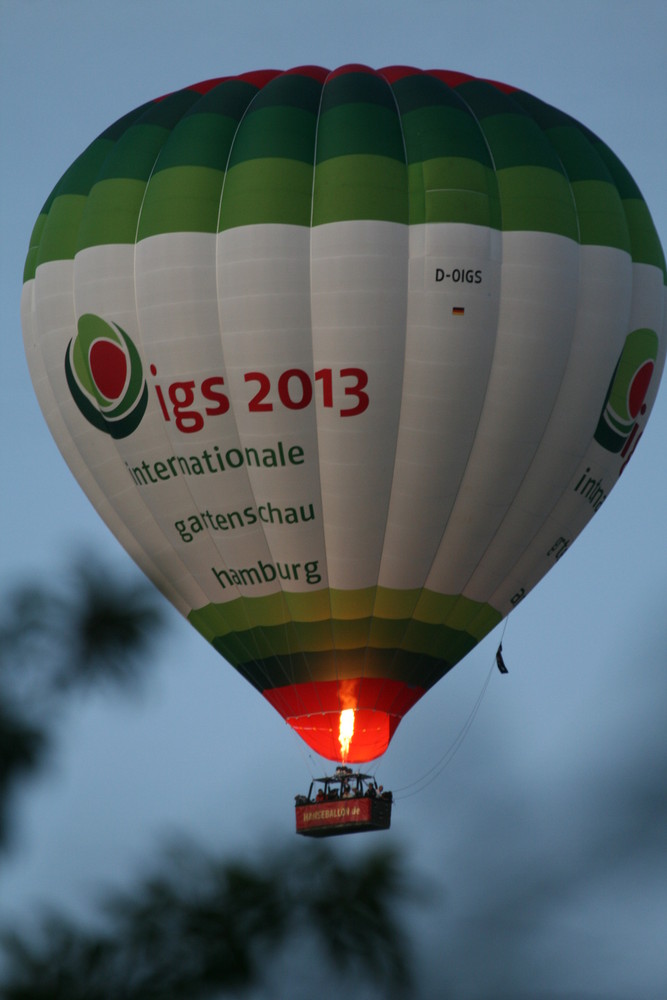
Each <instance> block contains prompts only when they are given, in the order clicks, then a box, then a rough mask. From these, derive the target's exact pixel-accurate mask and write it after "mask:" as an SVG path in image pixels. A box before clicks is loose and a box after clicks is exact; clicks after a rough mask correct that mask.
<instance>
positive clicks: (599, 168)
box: [25, 67, 665, 280]
mask: <svg viewBox="0 0 667 1000" xmlns="http://www.w3.org/2000/svg"><path fill="white" fill-rule="evenodd" d="M387 79H390V80H391V81H392V83H391V85H390V84H389V83H388V82H387ZM387 79H384V78H383V77H382V76H380V75H378V74H377V73H375V72H373V71H370V70H365V69H363V68H358V67H350V68H343V69H342V70H338V71H335V72H334V73H333V74H331V75H330V76H328V77H326V79H325V73H324V71H317V72H316V73H315V72H312V71H310V70H303V71H301V72H298V71H297V72H294V73H285V74H278V75H272V74H264V76H262V75H261V74H259V75H257V74H256V75H255V76H254V77H253V78H252V82H250V81H249V80H248V79H245V80H243V79H238V78H231V79H227V80H222V81H221V82H219V83H217V84H214V85H211V86H210V87H209V86H207V87H202V88H200V91H201V92H199V91H198V89H197V88H196V87H193V88H188V89H186V90H182V91H176V92H175V93H174V94H171V95H168V96H167V97H166V98H164V99H161V100H159V101H153V102H149V103H148V104H144V105H142V106H141V107H139V108H137V109H135V110H134V111H132V112H130V113H129V114H128V115H125V116H124V117H123V118H121V119H119V120H118V122H116V123H114V125H112V126H110V127H109V128H108V129H106V130H105V132H103V133H102V134H101V136H100V137H98V139H96V140H95V141H94V142H93V143H91V145H90V146H89V147H88V149H87V150H85V151H84V153H83V154H82V155H81V156H80V157H79V158H78V159H77V160H76V161H75V162H74V164H72V166H71V167H70V168H69V170H68V171H66V173H65V174H64V175H63V178H61V181H60V182H59V183H58V185H56V187H55V188H54V190H53V192H52V194H51V196H50V197H49V199H48V200H47V202H46V204H45V206H44V209H43V211H42V213H41V214H40V217H39V219H38V221H37V223H36V225H35V228H34V230H33V236H32V238H31V243H30V249H29V252H28V257H27V260H26V267H25V280H29V279H30V278H31V277H33V276H34V274H35V271H36V268H37V267H38V266H39V265H40V264H41V263H46V262H48V261H50V260H61V259H62V260H65V259H71V258H72V257H73V256H74V254H75V253H76V251H77V250H80V249H85V248H87V247H90V246H95V245H99V244H105V243H133V242H135V241H136V239H137V238H139V239H143V238H145V237H147V236H151V235H155V234H157V233H166V232H177V231H192V232H214V231H215V229H216V228H218V215H219V214H221V216H222V217H221V221H220V224H219V225H220V228H221V229H223V230H224V229H228V228H232V227H235V226H243V225H253V224H258V223H281V222H282V223H287V224H291V225H303V226H309V225H311V224H315V225H319V224H323V223H328V222H337V221H346V220H356V219H370V220H386V221H394V222H401V223H405V222H411V223H415V224H421V223H423V222H467V223H471V224H473V225H485V226H491V227H494V228H502V229H506V230H527V231H542V232H554V233H558V234H561V235H565V236H567V237H568V238H571V239H575V240H578V241H580V242H582V243H590V244H595V245H603V246H613V247H618V248H620V249H624V250H629V251H630V252H631V254H632V258H633V260H635V261H637V262H642V263H648V264H653V265H656V266H658V267H660V268H662V269H663V273H664V270H665V261H664V255H663V253H662V250H661V247H660V243H659V240H658V237H657V233H656V231H655V227H654V226H653V223H652V221H651V218H650V215H649V213H648V210H647V208H646V206H645V204H644V201H643V199H642V198H641V194H640V193H639V191H638V189H637V186H636V184H635V183H634V181H633V180H632V178H631V177H630V175H629V173H628V172H627V170H626V169H625V167H623V165H622V164H621V163H620V161H618V159H617V158H616V157H615V156H614V154H613V153H611V151H610V150H609V149H608V147H606V146H605V145H604V143H602V142H601V141H600V140H599V139H597V137H596V136H594V135H593V133H591V132H590V131H589V130H588V129H586V128H585V127H584V126H581V125H579V124H578V123H577V122H575V121H574V119H572V118H570V117H569V116H567V115H565V114H563V113H562V112H559V111H557V110H556V109H554V108H552V107H550V106H549V105H547V104H544V103H543V102H541V101H539V100H538V99H537V98H534V97H532V96H531V95H528V94H525V93H524V92H522V91H512V92H511V93H510V92H509V91H510V88H501V87H499V86H496V85H493V84H491V83H488V82H486V81H483V80H475V79H470V78H468V79H466V78H465V77H464V76H463V75H459V76H456V75H452V74H449V75H447V74H443V73H440V72H438V73H435V71H434V75H429V74H427V73H421V72H418V71H408V70H405V71H397V70H391V68H390V70H388V71H387ZM322 80H325V82H324V86H322V82H321V81H322ZM445 81H446V82H445ZM450 84H454V86H450ZM258 88H259V89H258ZM320 99H321V104H320ZM318 110H319V112H320V116H319V121H317V122H316V112H317V111H318ZM239 123H240V124H239ZM316 128H317V133H316ZM315 134H317V140H315ZM230 151H231V159H228V157H229V155H230ZM489 151H490V153H489ZM491 157H492V158H493V163H494V165H495V170H497V171H498V173H497V174H496V173H494V171H493V169H492V168H491V166H490V164H491ZM315 162H316V163H317V168H316V174H315V186H314V201H313V204H312V206H311V205H310V204H309V203H308V197H309V191H308V189H309V187H310V189H311V191H312V188H313V185H312V180H313V177H312V165H313V163H315ZM406 162H407V164H408V168H407V172H406V167H405V163H406ZM230 167H231V168H230ZM225 171H227V173H226V174H225ZM147 181H148V186H146V182H147ZM614 189H618V192H619V195H620V199H621V202H622V204H621V206H620V208H619V204H618V201H617V196H616V194H615V191H614ZM221 192H222V212H221V213H220V197H221ZM216 202H217V204H216Z"/></svg>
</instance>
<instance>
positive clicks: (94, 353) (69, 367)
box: [65, 313, 148, 438]
mask: <svg viewBox="0 0 667 1000" xmlns="http://www.w3.org/2000/svg"><path fill="white" fill-rule="evenodd" d="M77 329H78V333H77V335H76V337H74V338H73V339H72V340H71V341H70V342H69V344H68V345H67V353H66V355H65V375H66V378H67V384H68V386H69V389H70V392H71V393H72V397H73V399H74V402H75V403H76V405H77V406H78V408H79V410H80V411H81V413H82V414H83V416H84V417H85V418H86V420H88V421H89V423H91V424H92V425H93V427H97V428H98V430H101V431H104V433H105V434H110V435H111V437H113V438H124V437H127V436H128V434H131V433H132V432H133V431H135V430H136V429H137V427H138V426H139V423H140V421H141V418H142V417H143V415H144V413H145V412H146V406H147V404H148V387H147V385H146V380H145V378H144V372H143V368H142V365H141V358H140V357H139V353H138V351H137V349H136V347H135V346H134V344H133V343H132V341H131V340H130V338H129V337H128V335H127V334H126V333H125V331H124V330H123V329H121V327H119V326H118V325H117V324H116V323H107V322H106V321H105V320H103V319H101V318H100V317H99V316H95V315H93V314H92V313H84V315H83V316H81V317H80V319H79V322H78V324H77Z"/></svg>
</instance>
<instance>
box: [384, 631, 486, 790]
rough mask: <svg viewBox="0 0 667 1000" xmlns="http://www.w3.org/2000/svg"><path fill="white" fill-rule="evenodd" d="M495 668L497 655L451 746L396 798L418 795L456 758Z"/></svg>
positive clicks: (404, 786)
mask: <svg viewBox="0 0 667 1000" xmlns="http://www.w3.org/2000/svg"><path fill="white" fill-rule="evenodd" d="M504 634H505V629H503V635H504ZM501 642H502V638H501ZM495 669H496V661H495V657H494V661H493V663H492V664H491V668H490V669H489V672H488V674H487V677H486V680H485V681H484V684H483V685H482V690H481V691H480V693H479V694H478V696H477V700H476V701H475V704H474V705H473V707H472V709H471V711H470V714H469V715H468V718H467V719H466V721H465V722H464V724H463V726H462V727H461V730H460V731H459V733H458V735H457V737H456V739H455V740H454V741H453V742H452V743H451V744H450V746H449V747H448V748H447V750H446V751H445V753H444V754H443V755H442V757H441V758H440V760H438V761H436V762H435V764H434V765H433V767H430V768H429V769H428V771H426V772H425V773H424V774H422V776H421V778H417V779H416V781H411V782H410V783H409V784H407V785H403V787H402V788H397V789H395V790H394V798H400V799H409V798H410V797H411V796H412V795H417V794H418V793H419V792H423V790H424V789H425V788H427V787H428V786H429V785H430V784H431V782H433V781H435V779H436V778H437V777H439V775H440V774H442V772H443V771H444V769H445V768H446V767H447V765H448V764H449V763H450V762H451V761H452V759H453V758H454V756H455V754H456V752H457V750H458V749H459V747H460V746H461V744H462V743H463V741H464V739H465V738H466V736H467V735H468V732H469V730H470V727H471V726H472V724H473V722H474V721H475V716H476V715H477V713H478V712H479V709H480V706H481V704H482V701H483V700H484V695H485V694H486V689H487V688H488V686H489V684H490V682H491V677H492V675H493V672H494V670H495ZM429 775H430V777H429ZM427 779H428V780H427ZM416 786H418V787H416ZM408 788H413V789H414V791H412V792H407V794H406V795H401V794H400V793H401V792H405V791H406V789H408Z"/></svg>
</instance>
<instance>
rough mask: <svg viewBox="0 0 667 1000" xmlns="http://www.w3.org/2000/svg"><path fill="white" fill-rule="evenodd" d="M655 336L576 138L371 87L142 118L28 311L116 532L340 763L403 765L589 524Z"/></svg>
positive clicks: (48, 247) (277, 81)
mask: <svg viewBox="0 0 667 1000" xmlns="http://www.w3.org/2000/svg"><path fill="white" fill-rule="evenodd" d="M664 312H665V263H664V257H663V254H662V250H661V248H660V244H659V241H658V238H657V235H656V232H655V229H654V227H653V224H652V222H651V219H650V215H649V213H648V210H647V208H646V205H645V203H644V201H643V199H642V196H641V194H640V192H639V191H638V189H637V187H636V185H635V184H634V182H633V181H632V179H631V177H630V176H629V174H628V172H627V170H626V169H625V168H624V167H623V166H622V164H621V163H620V162H619V161H618V159H617V158H616V157H615V156H614V154H613V153H612V152H611V151H610V150H609V149H608V148H607V147H606V146H605V145H604V144H603V143H602V142H601V141H600V140H599V139H597V138H596V137H595V136H594V135H593V134H592V133H591V132H590V131H589V130H588V129H586V128H585V127H583V126H582V125H580V124H578V123H577V122H576V121H574V120H573V119H572V118H570V117H569V116H567V115H566V114H563V113H561V112H560V111H557V110H556V109H555V108H553V107H550V106H549V105H547V104H544V103H543V102H541V101H540V100H538V99H536V98H534V97H532V96H530V95H529V94H527V93H525V92H524V91H521V90H518V89H516V88H512V87H509V86H506V85H503V84H499V83H495V82H490V81H485V80H480V79H475V78H472V77H470V76H467V75H465V74H461V73H450V72H445V71H430V72H421V71H418V70H416V69H412V68H407V67H390V68H387V69H384V70H379V71H374V70H371V69H369V68H368V67H365V66H345V67H342V68H340V69H337V70H335V71H333V72H330V71H328V70H324V69H322V68H319V67H300V68H297V69H294V70H291V71H289V72H278V71H262V72H257V73H250V74H245V75H242V76H237V77H228V78H222V79H218V80H210V81H206V82H204V83H201V84H197V85H195V86H192V87H187V88H185V89H183V90H179V91H177V92H175V93H172V94H169V95H167V96H165V97H162V98H160V99H158V100H155V101H149V102H148V103H146V104H144V105H142V106H141V107H139V108H137V109H136V110H134V111H132V112H130V113H129V114H128V115H126V116H125V117H124V118H122V119H120V121H118V122H116V123H115V124H114V125H112V126H111V127H110V128H108V129H107V130H106V131H105V132H103V133H102V134H101V135H100V136H99V137H98V138H97V139H96V140H95V141H94V142H93V143H92V144H91V145H90V146H89V147H88V148H87V149H86V150H85V151H84V152H83V153H82V155H81V156H80V157H79V158H78V159H77V160H76V161H75V163H74V164H73V165H72V166H71V167H70V169H69V170H68V171H67V172H66V173H65V175H64V176H63V177H62V179H61V180H60V182H59V183H58V185H57V186H56V187H55V189H54V191H53V193H52V194H51V196H50V197H49V199H48V200H47V202H46V204H45V206H44V209H43V211H42V213H41V214H40V216H39V219H38V221H37V224H36V226H35V229H34V233H33V238H32V241H31V247H30V251H29V254H28V259H27V262H26V271H25V284H24V290H23V300H22V320H23V327H24V336H25V343H26V351H27V355H28V359H29V364H30V368H31V373H32V377H33V381H34V384H35V389H36V392H37V395H38V397H39V400H40V404H41V406H42V408H43V411H44V414H45V416H46V418H47V420H48V422H49V425H50V427H51V430H52V433H53V435H54V437H55V439H56V441H57V443H58V445H59V447H60V448H61V450H62V452H63V454H64V456H65V458H66V460H67V462H68V463H69V465H70V467H71V469H72V471H73V472H74V475H75V476H76V477H77V479H78V480H79V482H80V484H81V485H82V487H83V489H84V490H85V491H86V493H87V494H88V496H89V497H90V499H91V501H92V502H93V504H94V505H95V507H96V508H97V510H98V511H99V513H100V514H101V516H102V517H103V518H104V520H105V521H106V523H107V524H108V525H109V527H110V528H111V530H112V531H113V532H114V533H115V534H116V536H117V537H118V539H119V540H120V541H121V543H122V544H123V545H124V546H125V548H126V549H127V551H128V552H129V553H130V555H131V556H132V557H133V558H134V559H135V560H136V562H137V563H138V564H139V565H140V566H141V567H142V569H143V570H144V571H145V572H146V573H147V575H148V576H149V577H150V578H151V579H152V580H153V581H154V582H155V583H156V585H157V586H158V587H159V588H160V589H161V590H162V591H163V592H164V594H165V595H166V596H167V597H168V598H169V599H170V600H171V601H172V602H173V603H174V604H175V605H176V607H177V608H179V609H180V611H181V612H182V613H183V614H184V615H186V616H187V617H188V618H189V620H190V621H191V622H192V624H193V625H194V626H195V628H197V629H198V630H199V631H200V632H201V633H202V634H203V635H204V636H205V637H206V638H207V639H208V640H209V641H210V642H211V643H212V644H213V645H214V646H215V648H216V649H217V650H219V652H220V653H221V654H222V655H223V656H224V657H225V659H226V660H228V661H229V663H231V664H232V665H233V666H234V667H235V668H236V669H237V670H238V671H239V672H240V673H241V674H242V675H243V676H244V677H246V678H247V679H248V680H249V681H250V683H252V684H253V685H254V686H255V687H256V688H257V689H258V690H259V691H260V692H262V693H263V694H264V696H265V697H266V699H267V700H268V701H269V702H270V703H271V704H272V705H273V706H274V707H275V708H276V709H277V710H278V711H279V712H280V713H281V714H282V715H283V716H284V718H285V719H286V720H287V721H288V722H289V724H290V725H291V726H293V728H294V729H295V730H296V731H297V732H298V733H299V734H300V735H301V736H302V737H303V738H304V740H305V741H306V742H307V743H308V744H309V745H310V746H311V747H312V748H313V749H315V750H316V751H317V752H318V753H320V754H322V755H323V756H324V757H327V758H331V759H338V760H341V759H343V760H348V761H366V760H370V759H373V758H375V757H377V756H379V755H380V754H381V753H383V752H384V750H385V749H386V747H387V745H388V742H389V740H390V739H391V737H392V735H393V733H394V731H395V729H396V726H397V725H398V723H399V721H400V719H401V718H402V717H403V715H404V714H405V713H406V712H407V711H408V709H409V708H410V707H411V706H412V705H413V704H414V703H415V702H416V701H417V700H418V699H419V698H420V697H421V696H422V695H423V694H424V693H425V692H426V691H427V690H428V689H429V688H430V687H431V686H432V685H433V684H435V683H436V681H437V680H438V679H439V678H441V677H442V676H443V675H444V674H445V673H446V672H447V671H448V670H449V669H450V668H451V667H452V666H454V664H456V663H457V662H458V661H459V660H460V659H461V658H462V657H464V656H465V655H466V654H467V653H468V652H469V651H470V650H471V649H472V648H473V647H474V646H475V645H476V643H478V642H479V641H480V640H481V639H482V638H483V637H484V636H485V635H486V634H487V633H488V632H489V631H490V630H491V629H492V628H493V627H494V626H495V625H496V624H497V623H498V622H499V621H501V620H502V618H503V617H504V616H505V615H507V613H508V612H509V611H510V610H511V609H512V608H513V607H514V606H515V605H516V604H517V603H518V602H519V601H520V600H521V599H522V598H523V597H524V596H525V594H527V593H528V592H529V590H530V589H531V588H532V587H533V586H534V585H535V584H536V583H537V582H538V580H539V579H540V578H541V577H542V576H543V575H544V574H545V573H546V572H547V571H548V570H549V569H550V568H551V567H552V566H553V565H554V564H555V563H556V562H557V561H558V560H559V559H560V557H561V556H562V555H563V553H564V552H565V551H566V550H567V548H568V547H569V546H570V545H571V543H572V541H573V540H574V538H575V537H576V536H577V535H578V533H579V532H580V531H581V530H582V528H583V527H584V526H585V525H586V523H587V522H588V521H589V520H590V518H591V517H592V515H593V514H594V513H595V512H596V511H597V510H599V508H600V507H601V505H602V504H603V502H604V500H605V499H606V497H607V496H608V494H609V491H610V489H611V488H612V487H613V485H614V483H615V482H616V480H617V479H618V477H619V475H620V474H621V472H622V471H623V469H624V468H625V466H626V464H627V462H628V460H629V458H630V456H631V455H632V452H633V451H634V448H635V446H636V444H637V442H638V440H639V438H640V436H641V433H642V430H643V427H644V425H645V422H646V420H647V418H648V414H649V412H650V409H651V406H652V403H653V400H654V398H655V393H656V391H657V386H658V381H659V377H660V372H661V370H662V367H663V364H664V354H665V321H664ZM350 710H351V712H350ZM343 713H345V714H343ZM341 730H342V732H341Z"/></svg>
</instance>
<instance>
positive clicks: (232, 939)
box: [0, 843, 411, 1000]
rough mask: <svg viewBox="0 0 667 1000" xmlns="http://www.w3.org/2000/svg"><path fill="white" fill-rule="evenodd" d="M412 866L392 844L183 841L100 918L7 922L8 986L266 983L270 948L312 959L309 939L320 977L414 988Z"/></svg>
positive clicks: (22, 992) (158, 989)
mask: <svg viewBox="0 0 667 1000" xmlns="http://www.w3.org/2000/svg"><path fill="white" fill-rule="evenodd" d="M311 847H312V849H310V848H311ZM403 872H404V867H403V865H402V864H401V862H400V859H399V857H398V855H397V854H395V853H393V852H388V851H385V852H375V853H372V854H370V855H366V856H365V857H362V858H359V857H358V856H356V857H352V858H351V859H348V860H342V859H341V858H340V857H337V856H336V854H335V852H334V851H332V850H331V849H330V848H327V847H325V846H323V845H320V844H318V845H304V844H303V843H299V844H298V845H297V846H295V847H291V848H289V849H282V850H275V849H274V850H271V851H270V852H266V853H265V854H264V855H263V856H262V858H261V860H259V861H257V862H255V863H249V862H247V861H240V860H224V859H220V858H213V857H209V856H207V855H205V854H204V853H203V852H202V851H201V850H200V849H198V848H196V847H195V846H193V845H191V844H180V845H179V846H178V847H177V848H175V849H171V850H170V851H169V852H167V853H166V854H165V855H164V857H163V858H162V859H161V862H160V864H159V865H158V868H157V870H156V871H154V872H152V873H150V874H149V875H148V876H147V877H146V878H144V879H143V880H142V881H141V882H140V883H139V884H138V885H137V886H136V887H135V888H134V889H133V890H132V891H131V892H126V893H116V894H112V895H110V896H109V897H108V898H107V899H106V900H105V902H104V903H103V906H102V919H101V920H100V921H97V922H96V923H97V927H98V929H96V930H89V929H85V928H83V927H81V926H77V925H75V924H74V923H72V922H71V921H68V920H67V919H65V918H63V917H60V916H55V915H53V914H50V915H47V916H45V917H44V918H43V920H42V923H41V927H40V929H39V931H38V933H37V934H36V935H35V934H34V933H32V934H31V932H30V931H28V932H27V933H21V932H17V931H12V932H6V933H5V935H4V938H3V945H4V949H5V953H6V955H7V957H8V965H7V969H6V972H5V975H4V979H3V980H2V981H0V987H1V988H2V996H3V997H4V998H5V1000H118V998H120V997H122V998H123V1000H208V998H214V997H218V996H227V995H233V996H238V995H239V994H240V993H243V992H244V991H247V990H249V989H251V988H256V987H261V986H262V985H263V984H264V985H268V983H267V976H266V970H267V967H268V968H269V969H270V964H271V959H272V958H275V957H276V956H277V955H279V954H281V953H283V952H284V951H285V950H286V949H287V950H288V951H289V952H290V953H291V954H293V955H294V956H295V960H297V961H298V960H299V959H301V960H303V956H304V955H306V956H308V954H309V948H310V949H313V951H314V954H315V955H316V963H314V964H313V966H312V968H311V973H310V974H312V977H313V984H316V983H320V981H321V976H322V972H323V970H328V971H329V972H330V973H331V974H332V975H333V976H335V980H336V982H337V987H338V989H342V986H343V982H344V981H345V979H346V977H347V982H348V986H349V984H350V983H353V984H354V986H355V988H357V987H358V986H359V984H360V983H364V984H366V985H367V986H368V987H369V988H374V989H375V990H376V993H375V995H377V996H381V997H392V996H396V997H405V996H408V995H409V990H410V983H411V977H410V971H409V962H408V955H407V947H406V944H405V940H406V939H405V934H404V932H403V930H402V928H401V927H400V924H399V921H398V918H397V916H396V914H397V903H399V902H400V901H401V900H402V899H404V898H405V897H406V896H407V895H409V892H410V891H409V890H408V884H407V881H406V880H405V878H404V875H403ZM311 953H312V952H311ZM317 970H318V971H317ZM314 992H318V990H317V989H315V985H314ZM353 995H355V994H353ZM357 995H358V994H357Z"/></svg>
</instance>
